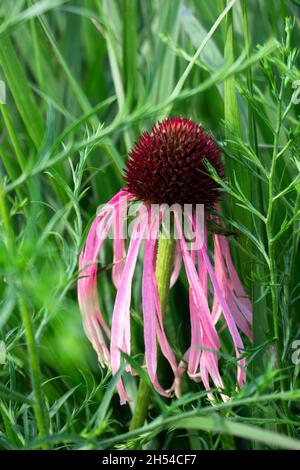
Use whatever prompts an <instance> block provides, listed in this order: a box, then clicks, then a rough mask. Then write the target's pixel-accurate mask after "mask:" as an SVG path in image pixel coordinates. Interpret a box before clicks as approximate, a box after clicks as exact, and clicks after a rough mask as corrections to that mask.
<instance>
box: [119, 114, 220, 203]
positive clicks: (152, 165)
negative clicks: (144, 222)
mask: <svg viewBox="0 0 300 470" xmlns="http://www.w3.org/2000/svg"><path fill="white" fill-rule="evenodd" d="M129 157H130V159H129V161H128V162H127V165H126V170H125V174H126V176H125V181H126V183H127V189H128V191H129V192H130V193H132V194H135V195H136V197H137V198H138V199H139V200H141V201H144V202H146V203H149V202H150V203H152V204H153V203H156V204H169V205H172V204H176V203H177V204H205V205H206V206H207V207H211V206H213V205H214V203H215V202H216V200H217V199H218V197H219V194H220V193H219V186H218V184H217V183H216V182H215V181H214V180H213V179H212V178H211V176H210V174H209V173H208V171H207V169H206V167H205V162H206V161H208V162H209V163H210V164H211V165H212V166H213V167H214V168H215V170H216V171H217V172H218V173H219V175H220V176H222V169H223V166H222V163H221V159H220V152H219V150H218V148H217V146H216V144H215V142H214V141H213V139H212V138H211V136H210V135H209V134H206V133H205V132H204V129H203V127H202V126H200V125H199V124H197V123H194V122H193V121H191V119H185V118H181V117H180V118H173V119H168V118H167V119H165V120H164V121H162V122H159V123H158V124H156V125H155V126H154V127H153V128H152V132H151V133H150V134H149V133H148V132H144V133H143V134H142V135H141V136H140V138H139V139H138V141H137V142H136V143H135V144H134V147H133V149H132V150H131V152H130V153H129Z"/></svg>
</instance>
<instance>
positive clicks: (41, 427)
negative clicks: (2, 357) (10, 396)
mask: <svg viewBox="0 0 300 470" xmlns="http://www.w3.org/2000/svg"><path fill="white" fill-rule="evenodd" d="M19 308H20V313H21V317H22V320H23V324H24V329H25V337H26V343H27V349H28V362H29V367H30V375H31V382H32V388H33V392H34V402H35V403H34V405H33V409H34V414H35V419H36V423H37V428H38V432H39V437H40V438H41V439H43V438H45V437H46V436H47V431H46V422H45V413H44V403H43V392H42V386H41V372H40V364H39V358H38V351H37V345H36V341H35V336H34V329H33V324H32V318H31V313H30V311H29V309H28V307H27V305H26V303H25V301H24V299H22V298H21V299H20V300H19ZM42 448H43V449H48V448H49V447H48V445H45V444H44V445H42Z"/></svg>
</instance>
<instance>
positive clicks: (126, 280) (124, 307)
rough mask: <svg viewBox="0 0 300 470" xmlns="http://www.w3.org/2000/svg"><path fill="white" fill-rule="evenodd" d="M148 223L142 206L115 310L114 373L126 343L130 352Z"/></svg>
mask: <svg viewBox="0 0 300 470" xmlns="http://www.w3.org/2000/svg"><path fill="white" fill-rule="evenodd" d="M146 225H147V213H146V212H145V207H144V206H142V207H141V211H140V214H139V216H138V219H137V222H136V224H135V226H134V229H133V233H132V237H131V240H130V244H129V249H128V254H127V259H126V263H125V266H124V269H123V273H122V277H121V282H120V286H119V288H118V291H117V295H116V299H115V305H114V310H113V318H112V328H111V348H110V351H111V367H112V372H113V374H115V373H116V372H117V371H118V370H119V367H120V363H121V350H122V349H123V348H124V343H125V349H126V351H124V352H126V353H127V354H130V300H131V287H132V278H133V274H134V270H135V266H136V262H137V257H138V254H139V250H140V246H141V243H142V240H143V234H144V231H145V228H146Z"/></svg>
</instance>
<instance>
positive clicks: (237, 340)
mask: <svg viewBox="0 0 300 470" xmlns="http://www.w3.org/2000/svg"><path fill="white" fill-rule="evenodd" d="M202 253H203V259H204V262H205V264H206V267H207V270H208V273H209V276H210V279H211V282H212V284H213V288H214V291H215V293H216V296H217V297H218V300H219V303H220V306H221V308H222V312H223V315H224V318H225V321H226V323H227V326H228V329H229V331H230V334H231V337H232V340H233V343H234V346H235V351H236V356H237V359H238V368H237V381H238V384H239V386H240V387H241V386H242V385H243V383H244V381H245V378H246V374H245V366H246V361H245V359H244V358H242V359H239V358H240V356H241V354H242V351H243V350H244V344H243V341H242V338H241V336H240V334H239V332H238V329H237V327H236V324H235V321H234V319H233V316H232V313H231V311H230V309H229V307H228V304H227V302H226V300H225V299H224V295H223V289H222V287H221V286H220V285H219V282H218V280H217V277H216V275H215V272H214V270H213V267H212V264H211V262H210V259H209V256H208V253H207V251H206V250H205V249H203V250H202Z"/></svg>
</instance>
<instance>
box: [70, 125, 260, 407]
mask: <svg viewBox="0 0 300 470" xmlns="http://www.w3.org/2000/svg"><path fill="white" fill-rule="evenodd" d="M129 157H130V158H129V161H128V162H127V166H126V170H125V178H124V179H125V182H126V187H125V188H124V189H123V190H121V191H120V192H119V193H117V194H116V195H115V196H114V197H113V198H112V199H111V200H110V201H109V203H108V204H107V205H106V206H105V207H104V208H103V209H102V210H101V211H100V212H99V213H98V215H97V216H96V218H95V220H94V222H93V223H92V225H91V228H90V230H89V233H88V236H87V239H86V242H85V246H84V247H83V250H82V252H81V255H80V259H79V271H80V277H79V279H78V299H79V305H80V309H81V313H82V316H83V325H84V329H85V332H86V334H87V337H88V339H89V340H90V342H91V343H92V345H93V347H94V349H95V351H96V352H97V355H98V359H99V362H100V364H101V365H102V366H107V367H110V368H111V370H112V373H113V374H116V373H117V372H118V370H119V368H120V365H121V351H123V352H124V353H126V354H127V355H130V353H131V348H130V343H131V337H130V305H131V290H132V283H133V275H134V272H135V267H136V264H137V262H138V255H139V253H140V251H141V249H142V245H144V256H143V276H142V299H141V305H142V315H143V327H144V344H145V362H146V368H147V372H148V374H149V377H150V379H151V382H152V384H153V386H154V388H155V389H156V390H157V391H158V392H159V393H160V394H161V395H164V396H170V394H171V393H172V392H175V394H176V395H179V394H180V379H181V375H182V374H183V372H184V371H185V370H187V372H188V375H189V376H190V377H191V378H192V379H193V380H195V381H200V380H201V381H202V382H203V385H204V387H205V388H206V389H207V390H209V389H210V388H211V384H214V385H215V386H216V387H217V388H219V389H220V390H222V389H223V388H224V385H223V381H222V378H221V375H220V372H219V366H218V359H219V352H220V338H219V334H218V331H217V328H216V324H217V322H218V321H219V320H220V317H221V316H223V320H224V324H225V325H226V327H227V328H228V330H229V333H230V335H231V338H232V341H233V344H234V348H235V353H236V358H237V384H238V386H239V387H241V386H242V385H243V383H244V381H245V377H246V373H245V368H246V362H245V358H244V357H243V356H242V355H243V350H244V344H243V340H242V337H241V334H240V332H242V333H243V334H245V335H246V336H247V337H248V338H249V339H250V340H251V324H252V308H251V303H250V301H249V299H248V298H247V296H246V293H245V291H244V288H243V286H242V284H241V282H240V280H239V277H238V275H237V272H236V270H235V268H234V265H233V262H232V258H231V255H230V250H229V244H228V240H227V238H226V237H225V236H223V235H222V234H220V233H214V234H213V235H212V238H213V240H212V244H213V256H211V255H210V254H209V250H208V233H209V232H208V230H207V223H208V222H209V221H210V220H213V221H215V222H218V223H219V224H221V222H220V221H219V220H218V219H217V216H216V215H213V214H212V209H215V210H218V211H219V210H220V208H219V206H218V199H219V196H220V191H219V189H220V188H219V185H218V184H217V182H216V181H215V179H213V178H212V177H211V175H210V174H209V172H208V170H207V166H206V162H208V163H209V164H210V165H211V166H212V167H213V168H214V169H215V171H216V172H217V174H218V175H219V176H220V177H223V165H222V163H221V159H220V152H219V150H218V148H217V146H216V144H215V142H214V141H213V139H212V138H211V136H210V135H209V134H206V133H205V132H204V130H203V128H202V127H201V126H200V125H199V124H195V123H193V122H192V121H191V120H189V119H184V118H173V119H165V120H164V121H163V122H160V123H158V124H157V125H156V126H155V127H153V128H152V132H151V133H150V134H149V133H148V132H145V133H143V134H142V135H141V137H140V138H139V140H138V141H137V142H136V143H135V145H134V147H133V150H132V151H131V152H130V154H129ZM136 200H138V201H140V203H141V204H140V206H139V213H138V217H137V219H136V221H135V225H134V228H133V231H132V233H131V237H130V243H129V246H128V248H126V243H125V239H124V225H125V221H126V214H127V205H128V202H129V201H131V202H133V201H136ZM174 204H176V205H179V206H180V207H183V206H185V205H186V204H188V205H190V207H192V210H190V211H189V212H188V215H187V220H188V224H190V232H191V233H194V234H195V232H196V238H197V235H199V237H198V238H201V244H200V245H199V246H197V247H196V249H195V247H191V246H190V245H189V244H188V242H187V240H186V237H185V233H184V230H183V228H182V223H181V220H180V218H179V216H178V214H177V213H176V211H175V212H174V226H175V227H176V234H177V238H178V239H177V242H176V254H175V261H174V270H173V274H172V277H171V285H173V284H174V283H175V282H176V280H177V277H178V275H179V271H180V269H181V265H182V264H183V266H184V268H185V272H186V276H187V279H188V283H189V315H190V327H191V343H190V347H189V349H188V351H186V353H185V354H184V355H183V357H182V358H179V359H177V358H176V356H175V353H174V351H173V349H172V347H171V345H170V343H169V341H168V338H167V334H166V332H165V328H164V319H163V315H162V311H161V306H160V301H159V295H158V287H157V280H156V274H155V271H156V255H157V244H158V243H157V240H158V234H159V231H160V228H161V224H162V219H163V216H164V211H165V210H166V208H165V207H166V205H168V206H172V205H174ZM199 204H203V205H204V208H205V210H204V218H203V221H202V226H201V227H199V223H198V221H197V220H196V212H195V210H194V208H195V206H196V205H199ZM153 205H159V206H158V207H159V209H158V210H156V211H153V210H152V206H153ZM155 207H157V206H155ZM200 229H201V234H200V233H199V234H197V231H198V230H200ZM110 230H112V231H113V235H114V236H113V238H114V241H113V250H114V257H113V266H112V280H113V283H114V285H115V287H116V298H115V303H114V309H113V312H112V317H111V322H110V325H108V324H107V323H106V322H105V321H104V318H103V315H102V313H101V311H100V308H99V302H98V291H97V268H98V257H99V252H100V250H101V248H102V247H103V242H104V240H105V238H106V237H107V236H108V233H109V231H110ZM212 259H213V261H212ZM210 299H211V300H210ZM157 345H158V346H159V348H160V350H161V352H162V354H163V356H164V357H165V358H166V360H167V361H168V362H169V364H170V366H171V369H172V371H173V374H174V383H173V386H172V387H171V389H169V390H164V388H163V387H162V386H161V385H160V383H159V381H158V377H157ZM126 370H127V371H128V372H131V373H134V371H133V370H132V368H131V366H129V365H127V367H126ZM118 391H119V394H120V398H121V403H126V401H127V400H128V396H127V393H126V391H125V388H124V385H123V381H122V379H120V380H119V381H118ZM222 397H223V399H226V396H225V395H224V394H222Z"/></svg>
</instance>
